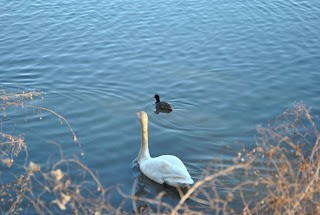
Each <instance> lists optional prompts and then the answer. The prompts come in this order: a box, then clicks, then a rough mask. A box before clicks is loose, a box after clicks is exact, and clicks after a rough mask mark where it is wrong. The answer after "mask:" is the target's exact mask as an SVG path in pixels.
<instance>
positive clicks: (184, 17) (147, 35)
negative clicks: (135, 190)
mask: <svg viewBox="0 0 320 215" xmlns="http://www.w3.org/2000/svg"><path fill="white" fill-rule="evenodd" d="M0 4H1V7H0V29H1V30H0V87H1V89H2V90H5V91H6V92H8V93H9V92H19V91H29V90H37V91H43V92H45V93H46V95H44V99H43V100H41V99H37V100H35V101H33V103H32V104H33V105H37V106H41V107H45V108H48V109H51V110H53V111H55V112H57V113H59V114H61V115H62V116H64V117H65V118H66V119H67V120H68V121H69V123H70V125H71V126H72V128H73V129H74V131H75V133H76V135H77V137H78V139H79V141H80V142H81V145H82V148H81V149H80V148H79V147H78V145H77V144H75V143H74V142H73V141H72V140H73V137H72V134H71V133H70V131H69V129H68V127H67V126H66V125H65V124H62V125H61V124H60V121H59V119H58V118H57V117H55V116H54V115H52V114H51V113H49V112H46V111H41V113H39V112H38V111H37V110H32V108H29V109H27V110H26V109H20V108H16V109H14V108H12V109H10V110H7V113H6V114H7V117H6V118H5V119H4V117H3V115H1V119H2V120H3V122H2V127H3V131H9V132H10V131H11V130H13V134H15V135H22V136H24V138H25V141H26V143H27V146H28V150H29V159H30V160H32V161H34V162H37V163H39V164H40V165H41V166H42V167H45V166H46V160H47V158H48V156H49V155H50V154H52V153H54V152H53V151H54V150H55V147H53V146H52V145H50V144H48V141H54V142H57V143H59V144H60V145H61V147H62V149H63V152H64V156H65V157H73V156H77V157H78V158H79V159H80V160H81V161H82V162H83V163H85V164H86V165H87V166H88V167H89V168H91V169H92V170H93V171H94V172H96V173H97V174H98V175H99V179H100V180H101V182H102V184H103V185H104V186H105V187H108V186H111V185H115V184H122V185H123V187H122V189H123V190H124V191H125V192H126V193H131V188H132V183H133V181H134V180H135V179H136V178H137V177H138V176H139V174H140V173H139V170H138V169H137V168H135V165H134V159H135V158H136V156H137V154H138V151H139V147H140V124H139V121H138V119H137V117H136V115H135V113H136V112H138V111H141V110H144V111H146V112H147V113H148V115H149V139H150V140H149V141H150V153H151V155H152V156H157V155H161V154H174V155H176V156H179V157H180V159H181V160H182V161H183V162H184V163H185V164H186V166H187V168H188V170H189V172H190V173H191V176H192V177H193V178H194V179H195V180H197V179H199V178H200V174H201V173H202V171H203V170H204V169H205V168H206V166H207V163H208V162H209V161H210V160H211V159H212V158H213V157H215V158H217V157H219V158H220V159H221V160H222V162H223V163H224V165H225V166H228V165H231V164H232V158H234V157H236V156H237V152H238V151H239V150H240V149H242V148H243V147H245V148H252V147H254V146H255V140H254V134H255V128H256V126H257V125H259V124H262V125H266V124H267V123H268V122H269V121H274V120H275V118H276V117H277V116H278V115H279V114H281V113H282V112H283V111H285V110H286V109H287V108H292V107H293V105H294V103H295V102H300V101H303V102H304V103H305V104H306V105H307V106H309V107H312V113H313V114H314V115H318V114H319V113H320V106H319V102H320V97H319V95H320V87H319V83H320V69H319V62H320V28H319V26H320V16H319V15H320V2H319V1H318V0H309V1H303V0H289V1H280V0H262V1H261V0H260V1H255V0H252V1H209V0H198V1H191V0H190V1H180V0H175V1H173V0H168V1H163V0H160V1H159V0H158V1H154V0H150V1H141V0H134V1H120V0H110V1H90V0H79V1H73V0H70V1H61V0H53V1H47V2H44V1H38V0H37V1H24V0H22V1H3V0H0ZM156 93H157V94H159V95H160V98H161V99H162V100H165V101H167V102H169V103H170V104H171V106H172V108H173V112H172V113H170V114H159V115H156V114H155V113H154V106H153V104H154V102H155V100H154V98H153V96H154V94H156ZM40 116H42V117H43V119H42V120H39V117H40ZM81 151H83V152H84V154H85V157H82V156H80V153H81ZM58 154H59V153H58ZM1 171H5V170H2V169H1V170H0V172H1ZM3 174H4V173H2V175H3ZM141 180H142V181H140V183H142V184H143V183H147V184H148V186H147V188H146V193H147V195H146V196H145V197H154V196H155V195H156V194H157V193H158V192H160V191H161V190H162V189H163V188H162V187H161V186H160V187H159V186H158V185H156V184H154V183H152V182H150V181H147V182H145V181H146V179H145V178H142V179H141ZM229 180H230V181H224V182H223V183H225V184H230V186H231V185H234V184H236V183H238V182H237V180H235V179H232V178H230V179H229ZM166 198H168V199H170V198H173V199H175V200H176V199H178V198H177V197H174V196H168V197H166ZM117 201H118V203H120V201H121V200H120V198H119V199H118V198H116V197H115V202H117ZM172 201H174V200H172Z"/></svg>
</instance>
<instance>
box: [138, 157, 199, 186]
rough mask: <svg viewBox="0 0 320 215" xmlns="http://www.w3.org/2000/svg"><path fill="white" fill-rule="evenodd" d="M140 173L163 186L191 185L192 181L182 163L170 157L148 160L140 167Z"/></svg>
mask: <svg viewBox="0 0 320 215" xmlns="http://www.w3.org/2000/svg"><path fill="white" fill-rule="evenodd" d="M140 169H141V171H142V172H143V173H144V174H145V175H146V176H147V177H149V178H150V179H152V180H154V181H156V182H158V183H160V184H163V182H166V183H168V184H169V185H172V186H175V185H177V184H192V183H193V180H192V179H191V177H190V174H189V173H188V171H187V168H186V167H185V166H184V164H183V163H182V161H181V160H180V159H179V158H177V157H175V156H172V155H163V156H160V157H156V158H150V159H148V160H146V161H144V162H142V164H141V165H140Z"/></svg>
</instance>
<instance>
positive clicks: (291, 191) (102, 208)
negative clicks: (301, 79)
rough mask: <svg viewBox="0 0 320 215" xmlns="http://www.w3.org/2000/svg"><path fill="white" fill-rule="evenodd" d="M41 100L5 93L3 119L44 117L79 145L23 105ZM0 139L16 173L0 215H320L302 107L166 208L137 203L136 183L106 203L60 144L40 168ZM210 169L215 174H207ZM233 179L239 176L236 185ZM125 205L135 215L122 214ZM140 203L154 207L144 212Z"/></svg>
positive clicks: (308, 124)
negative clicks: (15, 109)
mask: <svg viewBox="0 0 320 215" xmlns="http://www.w3.org/2000/svg"><path fill="white" fill-rule="evenodd" d="M42 95H43V93H39V92H35V91H31V92H27V93H24V92H23V93H20V94H13V93H12V94H6V93H5V92H3V94H2V95H0V99H2V101H3V102H2V103H1V104H0V112H2V113H3V117H6V112H5V111H6V108H8V107H10V106H21V107H32V108H35V109H38V110H42V111H49V112H51V113H53V114H55V115H56V116H57V117H58V118H59V119H60V120H61V122H62V121H64V122H65V123H66V124H67V125H68V126H69V128H70V130H71V132H72V134H73V135H74V141H75V142H76V143H78V144H79V146H80V143H79V142H78V140H77V137H76V135H75V133H74V132H73V130H72V128H71V126H70V125H69V123H68V122H67V120H66V119H65V118H63V117H62V116H61V115H59V114H57V113H55V112H54V111H52V110H49V109H45V108H42V107H36V106H32V105H30V104H28V100H32V99H33V98H35V97H42ZM0 135H1V136H2V137H1V139H0V159H1V162H2V164H0V165H1V169H0V174H1V175H2V176H4V175H5V174H10V171H9V170H10V169H14V171H13V172H19V174H18V175H17V174H15V175H12V174H11V175H10V177H9V178H12V180H11V181H9V182H8V181H6V182H5V183H3V184H0V202H1V203H0V211H1V212H2V213H3V214H20V213H28V212H29V213H34V212H37V213H39V214H58V213H59V214H60V213H72V214H96V215H98V214H131V213H132V212H134V213H136V214H139V213H144V214H320V206H319V204H318V203H319V196H320V186H319V169H320V165H319V161H320V160H319V159H320V157H319V147H320V146H319V144H320V143H319V142H320V135H319V131H318V130H317V126H316V119H314V118H313V117H312V116H311V114H310V109H308V108H306V107H305V106H304V105H302V104H298V105H297V106H295V107H294V108H293V109H289V110H287V111H286V112H284V114H283V115H282V116H280V117H279V118H278V119H277V121H276V122H275V123H274V124H272V125H269V127H267V128H263V127H258V129H257V136H256V147H255V148H252V149H250V150H249V151H248V150H246V149H244V150H243V151H241V152H239V154H238V157H236V158H235V159H234V164H233V165H231V166H229V167H223V165H218V164H220V163H217V161H215V162H213V163H211V164H210V165H209V166H210V168H209V167H208V169H207V170H206V171H204V173H203V177H202V179H201V180H199V181H197V182H196V183H195V184H194V185H193V186H192V187H189V189H187V190H181V189H178V190H177V192H178V193H179V195H180V200H179V202H178V203H177V204H174V205H172V204H170V203H168V202H166V201H164V199H163V198H164V196H165V192H164V191H163V192H160V193H159V194H158V195H157V196H155V197H154V198H153V199H146V198H141V197H138V196H136V195H135V189H136V185H137V181H136V182H135V183H134V184H133V189H132V193H131V195H129V194H125V193H124V192H122V191H121V189H120V188H119V187H117V190H118V193H119V194H121V195H122V196H123V202H121V203H120V204H119V206H118V207H114V206H113V205H111V203H110V192H111V189H112V188H111V187H109V188H105V187H103V185H102V184H101V182H100V181H99V179H98V177H97V175H96V174H94V172H93V171H92V170H90V169H89V168H88V167H86V165H84V164H83V163H81V162H80V161H79V160H77V159H74V158H73V159H69V158H65V157H64V155H63V151H62V150H61V148H60V146H59V145H58V144H57V143H54V142H50V143H51V144H54V145H56V146H57V152H58V154H59V159H56V160H50V159H49V160H48V163H47V168H46V169H41V168H40V166H39V165H37V164H36V163H33V162H32V158H30V157H28V151H27V143H25V142H24V140H23V138H22V137H20V136H17V137H16V136H13V135H11V134H5V133H2V132H1V133H0ZM22 151H24V152H25V155H26V156H25V157H26V162H25V165H24V166H19V165H18V164H15V161H14V158H15V157H17V156H20V153H21V152H22ZM218 162H221V161H218ZM214 166H216V168H215V169H214V168H211V167H214ZM219 166H220V167H219ZM221 166H222V167H221ZM218 167H219V168H218ZM235 175H237V176H239V175H241V180H239V177H235ZM8 176H9V175H8ZM4 177H6V176H4ZM225 177H229V178H237V179H235V180H238V181H239V183H238V184H237V185H235V186H233V187H231V186H229V187H228V186H227V187H226V186H224V184H223V183H224V179H225ZM221 187H224V189H223V192H221V189H220V188H221ZM113 190H114V189H113ZM128 202H129V203H130V202H131V206H132V208H133V211H125V210H124V209H123V206H124V204H128ZM137 202H138V204H140V205H142V203H147V205H148V204H149V205H153V206H155V207H153V209H151V208H149V207H145V208H142V207H140V206H139V205H137ZM190 202H193V203H191V204H190ZM194 203H196V204H194ZM154 208H155V209H154Z"/></svg>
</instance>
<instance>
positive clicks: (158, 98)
mask: <svg viewBox="0 0 320 215" xmlns="http://www.w3.org/2000/svg"><path fill="white" fill-rule="evenodd" d="M154 98H155V99H156V100H157V102H159V101H160V96H159V95H158V94H156V95H154Z"/></svg>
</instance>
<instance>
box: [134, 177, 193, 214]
mask: <svg viewBox="0 0 320 215" xmlns="http://www.w3.org/2000/svg"><path fill="white" fill-rule="evenodd" d="M137 180H138V182H137V185H136V187H135V189H136V192H135V194H134V195H135V196H137V197H139V198H141V199H142V200H138V201H136V204H137V210H138V212H139V214H144V213H150V212H155V211H156V210H157V205H156V204H151V203H149V202H146V201H144V200H143V199H152V200H154V199H155V197H156V196H157V195H158V194H159V193H161V192H163V191H164V192H165V195H164V196H163V197H162V199H161V201H162V202H166V203H168V204H170V205H176V204H177V203H178V202H179V201H180V195H179V192H178V190H177V188H175V187H171V186H169V185H166V184H158V183H156V182H154V181H152V180H151V179H149V178H148V177H147V176H145V175H144V174H143V173H142V172H140V174H139V176H138V178H137ZM181 191H182V193H183V194H185V193H186V192H187V191H188V188H181ZM161 208H163V209H165V208H164V207H161ZM162 212H163V211H162Z"/></svg>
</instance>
